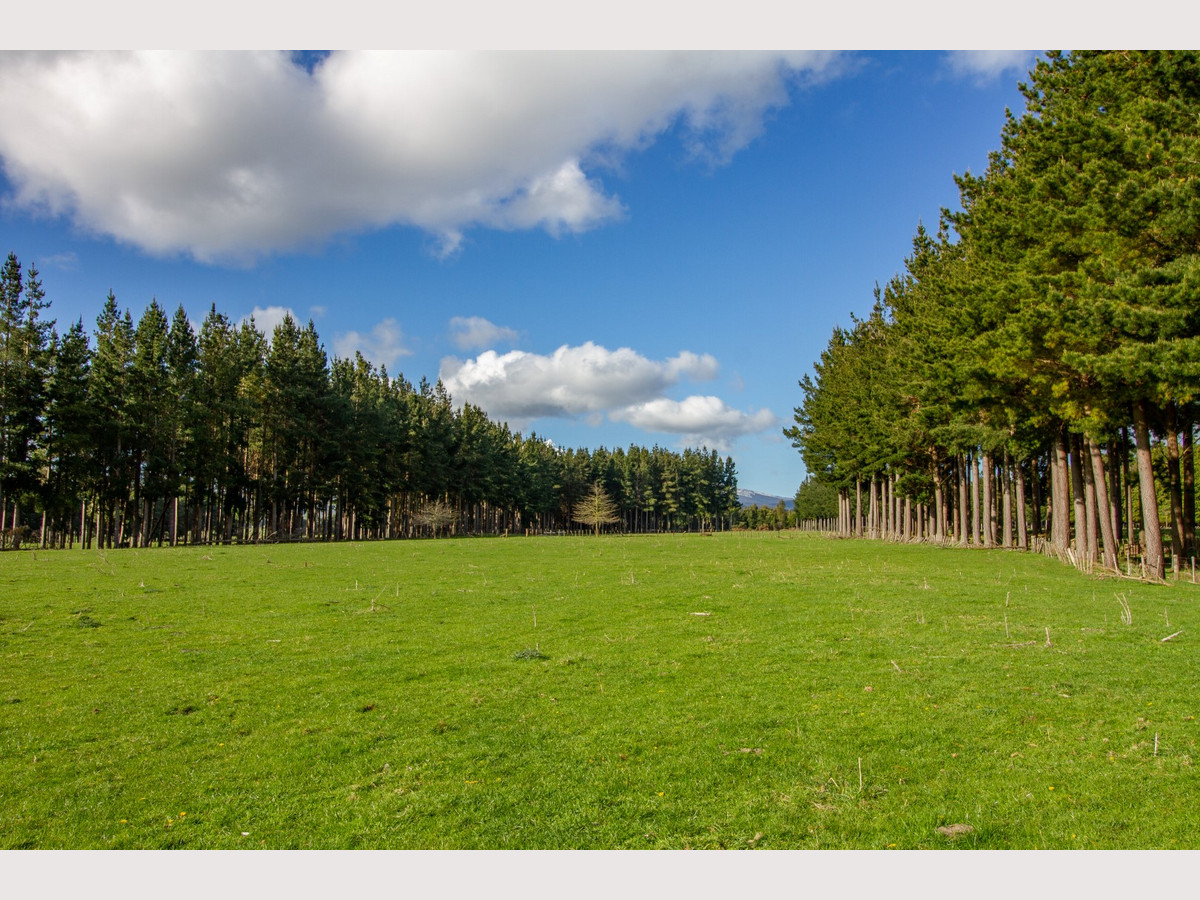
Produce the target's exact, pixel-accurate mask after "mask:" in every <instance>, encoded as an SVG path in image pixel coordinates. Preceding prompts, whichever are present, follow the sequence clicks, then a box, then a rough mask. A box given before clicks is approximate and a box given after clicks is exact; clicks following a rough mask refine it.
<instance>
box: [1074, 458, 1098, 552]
mask: <svg viewBox="0 0 1200 900" xmlns="http://www.w3.org/2000/svg"><path fill="white" fill-rule="evenodd" d="M1090 443H1091V442H1090V441H1088V439H1087V437H1086V436H1085V437H1083V438H1080V439H1079V440H1077V442H1076V446H1078V447H1079V448H1080V450H1081V458H1080V460H1079V464H1080V468H1082V469H1083V490H1084V517H1085V522H1086V526H1087V527H1086V532H1087V540H1086V542H1085V544H1084V546H1085V548H1086V551H1087V555H1086V556H1085V558H1084V559H1085V569H1086V571H1089V572H1090V571H1091V570H1092V566H1094V565H1095V564H1096V563H1097V562H1099V561H1100V547H1099V542H1098V541H1097V539H1096V514H1097V511H1098V508H1099V504H1097V502H1096V478H1095V472H1094V471H1093V469H1092V466H1091V463H1090V461H1089V462H1088V463H1087V464H1085V463H1084V461H1083V459H1082V452H1083V448H1084V446H1086V445H1088V444H1090Z"/></svg>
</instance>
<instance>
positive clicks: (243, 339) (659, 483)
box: [0, 253, 737, 547]
mask: <svg viewBox="0 0 1200 900" xmlns="http://www.w3.org/2000/svg"><path fill="white" fill-rule="evenodd" d="M49 306H50V303H49V301H48V300H47V299H46V296H45V291H44V290H43V288H42V283H41V279H40V276H39V273H38V271H37V268H36V266H30V267H29V269H28V270H27V271H25V270H23V268H22V266H21V263H20V261H19V260H18V258H17V256H16V255H15V254H13V253H10V254H9V256H8V258H7V261H6V262H5V263H4V266H3V269H2V270H0V535H3V539H4V546H10V547H11V546H15V545H19V543H20V541H21V540H22V539H24V540H26V541H33V542H36V543H37V545H39V546H43V547H71V546H74V545H75V544H77V543H78V544H81V545H82V546H84V547H92V546H96V547H117V546H131V547H145V546H150V545H153V544H157V545H162V544H171V545H175V544H198V543H199V544H208V543H239V542H258V541H283V540H350V539H374V538H401V537H418V536H423V535H440V534H500V533H527V532H547V531H567V530H572V529H575V528H577V527H578V523H577V522H575V521H574V517H573V510H574V509H575V507H576V506H577V504H578V503H579V502H580V501H581V500H583V499H584V498H585V497H586V496H587V495H588V494H589V491H591V490H592V488H593V486H596V485H598V486H599V487H600V489H602V490H603V491H604V492H606V494H607V496H608V497H610V498H612V501H613V503H614V504H615V508H616V516H617V522H616V523H613V524H615V526H616V527H619V528H621V529H623V530H625V531H630V532H638V531H663V530H689V529H714V528H726V527H728V526H729V521H730V516H731V514H732V512H733V511H734V510H735V509H736V508H737V476H736V470H735V467H734V463H733V460H732V459H731V458H729V457H726V458H724V459H722V458H721V457H720V456H719V455H718V454H717V452H716V451H715V450H705V449H685V450H683V451H682V452H673V451H668V450H664V449H662V448H660V447H657V446H656V447H653V448H651V449H646V448H643V447H637V446H631V447H630V448H629V449H628V450H622V449H619V448H618V449H616V450H612V451H609V450H607V449H605V448H603V447H601V448H599V449H596V450H588V449H567V450H564V449H560V448H558V447H555V446H554V445H553V444H552V443H551V442H549V441H547V440H545V439H543V438H542V437H540V436H538V435H537V434H533V433H531V434H529V435H528V436H523V435H521V434H519V433H514V432H513V431H511V430H510V429H509V427H508V426H507V425H505V424H501V423H497V422H494V421H492V420H491V419H489V418H488V417H487V415H486V414H485V413H484V412H483V410H481V409H480V408H478V407H476V406H473V405H471V404H465V405H463V406H461V407H456V406H455V405H454V404H453V403H452V400H451V398H450V396H449V395H448V394H447V392H446V391H445V389H444V388H443V386H442V384H441V382H440V381H439V382H437V383H436V384H430V383H429V382H428V381H427V380H425V379H422V380H421V382H420V383H419V384H418V385H416V386H414V385H412V384H411V383H410V382H408V381H406V380H405V379H404V378H403V377H402V376H396V377H392V376H390V375H389V374H388V372H387V370H386V368H385V367H383V366H378V367H377V366H375V365H374V364H372V363H370V362H369V361H367V360H366V359H364V358H363V356H362V355H361V354H355V357H354V359H340V358H336V357H335V358H333V359H332V360H330V359H329V357H328V356H327V355H326V353H325V350H324V348H323V346H322V344H321V341H320V338H319V336H318V335H317V332H316V329H315V327H314V326H313V323H312V322H311V321H310V322H309V323H308V325H307V326H306V327H301V326H300V325H299V324H298V323H297V322H296V321H295V320H294V319H293V318H292V317H291V316H290V315H289V316H286V317H285V318H284V320H283V321H282V322H281V323H280V324H279V325H278V326H276V327H275V329H274V331H273V333H272V335H271V336H270V338H269V339H268V337H267V336H266V335H265V334H263V333H262V332H260V331H259V330H258V329H257V328H256V326H255V324H254V321H253V319H250V320H248V321H244V322H242V323H240V324H235V323H234V322H232V321H231V320H230V319H229V318H228V317H227V316H226V315H224V314H223V313H220V312H218V311H217V309H216V306H215V304H214V305H213V306H212V308H211V310H210V311H209V313H208V316H207V317H206V318H205V320H204V322H203V324H202V325H201V326H200V328H199V331H198V332H197V331H196V330H195V329H194V328H193V326H192V324H191V322H190V321H189V319H188V317H187V315H186V313H185V312H184V310H183V307H182V306H180V307H179V308H178V309H177V310H176V311H175V313H174V315H173V316H171V317H168V316H167V314H166V312H165V311H164V310H163V309H162V307H161V306H160V305H159V304H158V302H157V301H155V300H152V301H151V302H150V304H149V305H148V306H147V307H146V309H145V311H144V312H143V313H142V315H141V316H140V318H139V319H138V320H137V321H136V323H135V321H134V319H133V316H132V314H131V313H130V311H129V310H128V309H125V310H122V309H121V308H120V307H119V306H118V304H117V300H116V298H115V296H113V294H112V293H111V292H110V293H109V295H108V297H107V299H106V301H105V303H104V306H103V308H102V310H101V312H100V314H99V316H98V317H97V319H96V327H95V330H94V332H93V333H92V334H91V335H90V336H89V334H88V333H87V331H86V330H85V329H84V326H83V322H82V319H80V320H79V321H77V322H75V323H74V324H72V325H71V326H70V327H69V328H68V329H67V330H66V331H65V333H62V334H60V333H59V332H58V330H57V328H56V323H55V322H54V321H53V320H50V319H48V318H47V317H46V313H47V310H48V309H49ZM606 524H609V523H606Z"/></svg>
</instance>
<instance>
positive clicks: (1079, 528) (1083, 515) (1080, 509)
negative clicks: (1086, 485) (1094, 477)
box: [1070, 434, 1087, 560]
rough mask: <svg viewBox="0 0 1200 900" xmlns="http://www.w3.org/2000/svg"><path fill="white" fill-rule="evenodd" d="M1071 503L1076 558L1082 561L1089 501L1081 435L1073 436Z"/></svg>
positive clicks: (1085, 548) (1071, 448)
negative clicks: (1086, 494) (1084, 475)
mask: <svg viewBox="0 0 1200 900" xmlns="http://www.w3.org/2000/svg"><path fill="white" fill-rule="evenodd" d="M1070 440H1071V447H1070V452H1071V460H1070V462H1071V501H1072V506H1073V507H1074V510H1075V516H1074V521H1075V535H1074V540H1073V542H1072V543H1073V545H1074V548H1075V558H1076V559H1077V560H1082V559H1084V558H1085V557H1086V554H1087V500H1086V499H1085V497H1084V490H1083V466H1082V465H1080V459H1079V455H1080V454H1079V435H1077V434H1073V435H1071V438H1070Z"/></svg>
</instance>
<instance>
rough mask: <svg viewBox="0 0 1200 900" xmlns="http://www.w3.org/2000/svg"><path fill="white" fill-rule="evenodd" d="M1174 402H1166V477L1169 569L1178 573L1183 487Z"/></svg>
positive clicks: (1181, 543)
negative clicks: (1169, 515)
mask: <svg viewBox="0 0 1200 900" xmlns="http://www.w3.org/2000/svg"><path fill="white" fill-rule="evenodd" d="M1177 419H1178V416H1177V414H1176V407H1175V404H1174V403H1173V402H1172V403H1168V404H1167V409H1166V420H1167V421H1166V426H1167V478H1168V481H1169V487H1170V495H1171V571H1173V572H1174V573H1175V574H1176V575H1178V574H1179V560H1180V558H1181V557H1182V556H1183V488H1182V485H1181V484H1180V481H1181V478H1180V471H1179V425H1178V421H1177Z"/></svg>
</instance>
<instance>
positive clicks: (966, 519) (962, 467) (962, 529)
mask: <svg viewBox="0 0 1200 900" xmlns="http://www.w3.org/2000/svg"><path fill="white" fill-rule="evenodd" d="M969 491H970V488H969V487H968V485H967V457H966V455H965V454H964V455H963V456H960V457H958V522H957V526H958V527H957V534H956V537H957V538H958V542H959V543H960V544H961V545H962V546H964V547H965V546H966V545H967V540H968V539H969V534H968V531H969V529H970V521H971V510H970V501H969V499H968V492H969Z"/></svg>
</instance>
